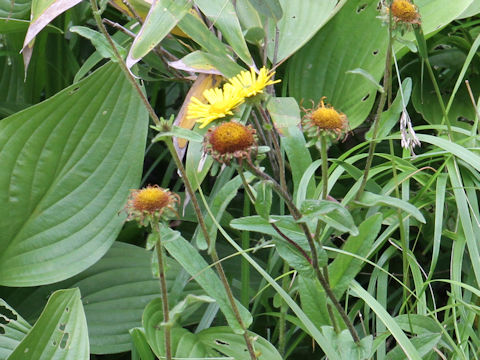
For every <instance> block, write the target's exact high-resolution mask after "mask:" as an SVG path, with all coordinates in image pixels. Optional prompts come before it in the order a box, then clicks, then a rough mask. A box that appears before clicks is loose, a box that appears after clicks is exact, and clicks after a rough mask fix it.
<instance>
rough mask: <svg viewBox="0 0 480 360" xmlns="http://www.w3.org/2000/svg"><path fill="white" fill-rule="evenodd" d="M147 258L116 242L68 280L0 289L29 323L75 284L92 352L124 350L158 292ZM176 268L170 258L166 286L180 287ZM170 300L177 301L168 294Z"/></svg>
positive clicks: (190, 289) (190, 287)
mask: <svg viewBox="0 0 480 360" xmlns="http://www.w3.org/2000/svg"><path fill="white" fill-rule="evenodd" d="M151 257H152V253H151V252H149V251H146V250H145V249H143V248H141V247H138V246H134V245H130V244H125V243H120V242H115V243H114V244H113V246H112V247H111V248H110V250H109V251H108V252H107V253H106V254H105V256H104V257H103V258H101V259H100V260H99V261H98V262H97V263H96V264H95V265H93V266H91V267H90V268H88V269H87V270H85V271H83V272H81V273H80V274H78V275H76V276H74V277H72V278H70V279H68V280H65V281H62V282H60V283H56V284H52V285H49V286H41V287H38V288H31V289H26V288H22V289H18V290H14V289H5V288H0V296H5V298H6V300H7V301H8V302H9V303H11V304H14V306H15V308H16V310H17V311H18V312H20V313H21V314H22V315H23V316H24V317H25V318H26V319H27V320H29V321H32V322H33V321H34V320H35V319H36V318H37V317H38V315H39V313H40V311H41V309H42V307H43V306H44V305H45V299H46V298H47V297H48V295H49V294H50V293H52V292H53V291H55V290H57V289H61V288H72V287H78V288H79V289H80V291H81V293H82V300H83V304H84V309H85V315H86V317H87V324H88V332H89V336H90V352H92V353H94V354H109V353H118V352H122V351H128V350H129V349H130V344H131V340H130V335H129V329H131V328H132V327H135V326H140V325H141V320H142V313H143V310H144V308H145V306H146V305H147V304H148V303H149V302H150V301H151V300H152V299H155V298H157V297H159V296H160V282H159V281H158V279H157V278H155V277H153V275H152V270H151ZM180 272H181V267H180V265H179V264H178V263H176V262H175V261H174V260H172V259H170V258H168V259H167V271H166V276H167V287H168V288H169V289H172V288H173V287H174V286H176V287H177V289H178V287H179V284H176V282H177V278H178V275H179V273H180ZM174 284H176V285H174ZM178 290H179V292H180V294H181V296H184V293H188V294H201V293H203V292H202V290H201V289H200V287H199V286H198V285H197V284H196V283H195V282H189V283H187V284H186V286H185V288H180V289H178ZM171 299H172V300H173V301H177V299H176V298H175V297H173V296H172V294H171ZM111 309H115V311H111Z"/></svg>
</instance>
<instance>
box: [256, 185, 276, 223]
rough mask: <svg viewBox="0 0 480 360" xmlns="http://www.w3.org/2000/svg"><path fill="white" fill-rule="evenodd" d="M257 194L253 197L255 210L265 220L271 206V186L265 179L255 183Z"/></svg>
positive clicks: (268, 215) (267, 217)
mask: <svg viewBox="0 0 480 360" xmlns="http://www.w3.org/2000/svg"><path fill="white" fill-rule="evenodd" d="M255 191H256V193H257V196H256V198H255V211H256V212H257V214H258V215H260V216H261V217H262V218H264V219H265V220H268V219H269V217H270V209H271V207H272V186H271V185H270V184H269V183H268V182H266V181H260V182H258V183H257V184H255Z"/></svg>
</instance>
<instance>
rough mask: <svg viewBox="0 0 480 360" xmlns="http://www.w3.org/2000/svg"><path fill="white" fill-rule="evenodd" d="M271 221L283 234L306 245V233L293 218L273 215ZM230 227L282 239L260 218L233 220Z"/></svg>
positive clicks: (246, 217) (249, 217)
mask: <svg viewBox="0 0 480 360" xmlns="http://www.w3.org/2000/svg"><path fill="white" fill-rule="evenodd" d="M270 219H271V220H270V221H274V222H275V225H277V226H278V228H279V229H280V230H281V231H282V233H284V234H285V235H286V236H288V237H289V238H290V239H292V240H293V241H295V242H296V243H298V244H306V239H305V233H304V232H303V231H302V229H300V226H298V224H297V223H295V220H293V218H292V217H291V216H278V215H272V216H270ZM230 226H231V227H232V228H234V229H237V230H244V231H253V232H259V233H262V234H266V235H270V236H275V237H279V238H281V236H280V235H279V234H278V233H277V232H276V231H275V229H274V228H273V227H272V225H271V224H270V222H269V221H267V220H265V219H263V218H262V217H260V216H245V217H241V218H237V219H233V220H232V221H231V222H230Z"/></svg>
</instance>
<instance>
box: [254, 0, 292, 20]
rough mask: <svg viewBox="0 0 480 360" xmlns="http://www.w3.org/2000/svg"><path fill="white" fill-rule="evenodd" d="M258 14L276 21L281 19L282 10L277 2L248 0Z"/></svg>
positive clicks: (275, 0) (272, 0) (276, 0)
mask: <svg viewBox="0 0 480 360" xmlns="http://www.w3.org/2000/svg"><path fill="white" fill-rule="evenodd" d="M248 1H250V3H251V4H252V5H253V7H254V8H255V9H256V10H257V11H258V13H259V14H262V15H264V16H267V17H269V18H272V19H274V20H275V21H278V20H280V19H281V18H282V15H283V10H282V5H280V1H279V0H248Z"/></svg>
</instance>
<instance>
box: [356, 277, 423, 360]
mask: <svg viewBox="0 0 480 360" xmlns="http://www.w3.org/2000/svg"><path fill="white" fill-rule="evenodd" d="M350 289H351V290H352V292H353V295H354V296H357V297H359V298H361V299H362V300H363V301H365V303H366V304H367V305H368V306H369V307H370V309H372V310H373V312H374V313H375V314H376V315H377V317H378V319H379V321H381V322H382V323H383V324H384V325H385V326H386V328H387V329H388V330H389V331H390V333H391V334H392V336H393V337H394V338H395V340H396V341H397V343H398V345H399V346H400V348H401V349H402V351H403V353H404V354H405V356H406V357H407V359H409V360H421V359H422V357H421V355H420V354H419V353H418V351H417V349H416V348H415V346H414V345H413V344H412V342H411V341H410V340H409V339H408V338H407V336H406V335H405V333H404V332H403V331H402V329H400V327H399V326H398V324H397V323H396V322H395V319H393V318H392V317H391V316H390V314H389V313H388V312H387V310H385V309H384V308H383V306H382V305H380V303H379V302H378V301H377V300H376V299H375V298H374V297H373V296H372V295H371V294H370V293H368V291H366V290H365V289H364V288H362V287H361V286H360V284H358V283H357V282H356V281H355V280H354V281H353V282H352V283H351V284H350Z"/></svg>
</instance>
